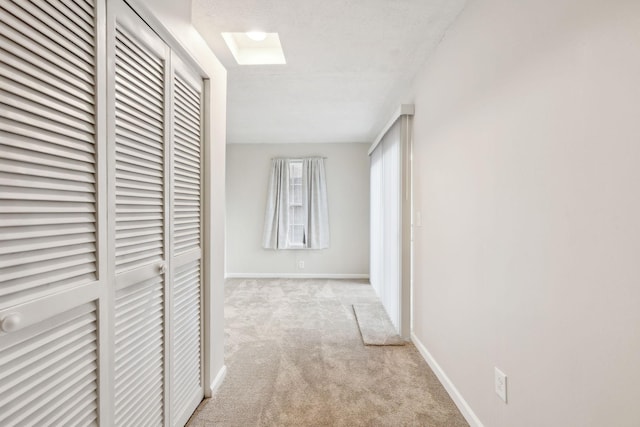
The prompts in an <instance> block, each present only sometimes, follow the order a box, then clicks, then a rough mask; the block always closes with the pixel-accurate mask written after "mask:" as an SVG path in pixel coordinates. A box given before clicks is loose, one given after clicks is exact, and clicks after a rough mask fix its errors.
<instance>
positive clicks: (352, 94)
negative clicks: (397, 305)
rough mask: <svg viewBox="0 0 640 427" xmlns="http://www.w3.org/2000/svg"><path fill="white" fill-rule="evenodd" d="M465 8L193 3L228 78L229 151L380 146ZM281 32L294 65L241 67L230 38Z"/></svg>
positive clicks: (241, 0)
mask: <svg viewBox="0 0 640 427" xmlns="http://www.w3.org/2000/svg"><path fill="white" fill-rule="evenodd" d="M465 1H466V0H193V3H192V20H193V24H194V25H195V27H196V28H197V29H198V31H199V32H200V33H201V34H202V35H203V37H204V38H205V40H207V42H208V44H209V45H210V46H211V48H212V50H213V51H214V52H215V54H216V56H218V58H219V59H220V60H221V61H222V63H223V64H224V65H225V66H226V67H227V69H228V84H229V86H228V109H227V117H228V118H227V120H228V122H227V140H228V142H229V143H291V142H300V143H318V142H321V143H322V142H371V141H373V140H374V139H375V137H376V136H377V134H378V132H379V131H380V130H381V128H382V127H383V126H384V124H385V123H386V121H387V120H388V118H389V116H390V115H391V113H392V112H393V111H394V110H395V109H396V108H397V106H398V104H400V103H402V102H407V101H410V99H409V98H408V95H409V90H410V87H411V84H412V81H413V78H414V76H415V73H416V72H417V70H418V69H419V67H420V66H421V65H422V64H423V63H424V62H425V61H426V59H427V57H428V55H429V54H430V53H431V52H432V51H433V49H434V48H435V47H436V46H437V44H438V43H439V41H440V40H441V38H442V37H443V35H444V33H445V31H446V29H447V28H448V26H449V25H450V24H451V23H452V22H453V20H454V19H455V17H456V16H457V15H458V14H459V12H460V11H461V10H462V8H463V6H464V3H465ZM250 30H261V31H266V32H277V33H279V35H280V40H281V42H282V48H283V50H284V54H285V57H286V60H287V64H286V65H242V66H239V65H237V63H236V62H235V60H234V59H233V56H232V55H231V52H230V51H229V49H228V48H227V46H226V45H225V43H224V41H223V39H222V36H221V35H220V33H221V32H244V31H250Z"/></svg>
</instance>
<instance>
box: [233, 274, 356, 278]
mask: <svg viewBox="0 0 640 427" xmlns="http://www.w3.org/2000/svg"><path fill="white" fill-rule="evenodd" d="M224 278H225V279H368V278H369V275H368V274H324V273H226V274H225V275H224Z"/></svg>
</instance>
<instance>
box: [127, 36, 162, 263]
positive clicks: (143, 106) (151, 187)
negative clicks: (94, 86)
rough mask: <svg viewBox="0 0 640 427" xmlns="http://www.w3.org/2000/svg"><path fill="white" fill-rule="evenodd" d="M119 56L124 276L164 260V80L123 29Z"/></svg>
mask: <svg viewBox="0 0 640 427" xmlns="http://www.w3.org/2000/svg"><path fill="white" fill-rule="evenodd" d="M115 51H116V61H115V70H116V79H115V92H116V98H115V99H116V146H115V150H116V172H115V174H116V272H118V273H120V272H123V271H126V270H131V269H134V268H136V267H140V266H142V265H145V264H148V263H151V262H157V261H161V260H162V259H163V257H164V247H163V236H164V234H163V233H164V222H163V212H164V208H163V204H164V139H163V135H164V128H163V121H162V120H163V111H164V104H163V103H164V93H163V89H162V88H163V87H164V80H163V71H162V62H161V61H160V60H159V59H158V58H156V57H154V55H153V54H152V53H151V52H149V51H146V50H144V49H143V48H141V47H140V46H139V43H137V42H135V38H134V37H133V36H132V35H131V34H128V33H127V31H126V30H125V29H123V28H118V29H117V30H116V46H115ZM149 212H155V213H157V214H158V217H157V219H156V220H153V221H150V220H148V219H145V217H144V216H143V215H141V214H144V213H149ZM132 214H134V215H132ZM135 214H137V215H140V216H138V217H136V216H135ZM142 236H149V237H151V236H155V238H152V239H148V240H146V242H145V244H139V241H138V240H136V239H138V238H140V237H142Z"/></svg>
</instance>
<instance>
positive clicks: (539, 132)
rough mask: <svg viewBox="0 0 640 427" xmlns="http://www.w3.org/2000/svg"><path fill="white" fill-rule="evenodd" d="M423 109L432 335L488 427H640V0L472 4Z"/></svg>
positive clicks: (419, 115)
mask: <svg viewBox="0 0 640 427" xmlns="http://www.w3.org/2000/svg"><path fill="white" fill-rule="evenodd" d="M415 104H416V115H415V127H414V131H415V139H414V143H415V147H414V165H415V172H414V173H415V177H414V179H415V211H416V213H417V212H420V213H421V219H422V221H421V222H422V225H421V226H419V227H416V229H415V283H414V297H415V300H414V305H413V316H414V332H415V336H416V338H417V339H418V340H419V342H421V343H422V344H423V345H424V346H425V348H426V349H427V350H428V352H430V354H431V355H432V356H433V358H434V359H435V361H436V362H437V363H438V364H439V365H440V367H441V368H442V371H443V372H444V374H445V375H446V376H447V377H448V378H449V380H451V384H449V385H450V386H451V385H453V386H454V387H455V388H456V389H457V390H458V392H459V393H460V396H458V397H462V398H463V399H464V400H465V401H466V403H467V404H468V405H469V407H470V408H471V410H472V411H473V412H474V413H475V415H476V416H477V418H478V419H479V421H480V422H481V423H483V424H484V425H485V426H492V427H511V426H531V427H540V426H545V427H549V426H562V427H565V426H581V427H584V426H594V427H600V426H618V427H622V426H629V427H631V426H638V425H640V405H639V404H638V399H639V398H640V363H639V360H640V189H639V185H640V2H638V1H637V0H634V1H631V0H629V1H622V0H612V1H601V0H599V1H596V0H556V1H553V2H550V1H539V0H522V1H513V0H484V1H480V0H476V1H473V0H472V1H469V3H468V5H467V7H466V9H465V10H464V11H463V13H462V15H461V16H460V17H459V19H458V20H457V22H456V23H455V24H454V25H453V27H452V28H451V29H450V31H449V32H448V34H447V36H446V37H445V39H444V40H443V42H442V43H441V45H440V46H439V48H438V50H437V52H436V53H435V55H434V57H432V59H431V60H430V62H429V63H428V64H426V66H425V68H424V69H423V70H422V71H421V72H420V74H419V76H418V79H417V86H416V97H415ZM494 366H497V367H499V368H500V369H501V370H503V371H504V372H505V373H506V374H507V375H508V398H509V403H508V404H506V405H505V404H504V403H503V402H502V401H501V400H500V399H499V398H498V397H497V396H496V395H495V394H494V391H493V387H494V385H493V369H494Z"/></svg>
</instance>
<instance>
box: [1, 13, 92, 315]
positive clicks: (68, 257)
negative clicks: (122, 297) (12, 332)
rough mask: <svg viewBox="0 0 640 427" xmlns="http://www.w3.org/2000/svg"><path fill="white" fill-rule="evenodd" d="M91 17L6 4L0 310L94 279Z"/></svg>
mask: <svg viewBox="0 0 640 427" xmlns="http://www.w3.org/2000/svg"><path fill="white" fill-rule="evenodd" d="M93 7H94V6H93V4H87V5H86V6H85V9H88V10H92V9H93ZM87 16H88V15H87V13H86V10H84V9H80V8H77V7H67V6H66V5H63V4H62V3H59V2H56V3H49V2H11V1H7V0H1V1H0V22H1V24H2V25H0V48H1V49H2V50H0V171H1V172H0V266H1V267H0V268H1V269H2V270H0V308H2V307H7V306H10V305H15V304H20V303H23V302H25V301H27V300H29V299H32V298H36V297H42V296H45V295H49V294H53V293H55V292H59V291H61V290H63V289H68V288H71V287H73V286H76V285H79V284H83V283H89V282H92V281H95V280H96V246H95V241H96V237H95V233H96V217H95V214H94V213H95V211H96V206H95V204H96V186H95V182H96V176H95V175H96V158H95V151H96V150H95V143H96V140H95V87H96V78H95V67H96V62H95V22H94V21H95V20H94V19H93V18H91V19H86V18H87ZM79 21H81V22H82V26H81V27H78V22H79ZM70 29H73V30H74V31H75V30H80V29H81V30H82V33H81V34H82V35H81V36H78V35H75V34H74V32H73V31H71V30H70ZM54 236H58V237H54Z"/></svg>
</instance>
